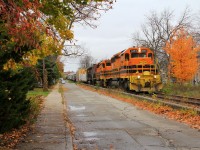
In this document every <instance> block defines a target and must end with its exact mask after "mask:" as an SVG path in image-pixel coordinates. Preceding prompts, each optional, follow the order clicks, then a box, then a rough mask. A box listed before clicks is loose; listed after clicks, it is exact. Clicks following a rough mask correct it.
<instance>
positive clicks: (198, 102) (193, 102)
mask: <svg viewBox="0 0 200 150" xmlns="http://www.w3.org/2000/svg"><path fill="white" fill-rule="evenodd" d="M156 97H157V98H159V99H162V100H168V101H173V102H176V103H180V104H184V105H185V104H186V105H188V104H189V105H190V106H194V107H198V108H200V98H193V97H185V96H178V95H165V94H160V93H158V94H156Z"/></svg>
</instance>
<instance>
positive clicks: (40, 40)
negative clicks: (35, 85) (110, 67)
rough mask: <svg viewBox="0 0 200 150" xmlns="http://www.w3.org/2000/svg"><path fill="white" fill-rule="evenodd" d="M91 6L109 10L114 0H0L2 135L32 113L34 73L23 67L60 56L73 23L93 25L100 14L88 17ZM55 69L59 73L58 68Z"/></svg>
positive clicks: (0, 111) (0, 103) (0, 117)
mask: <svg viewBox="0 0 200 150" xmlns="http://www.w3.org/2000/svg"><path fill="white" fill-rule="evenodd" d="M72 4H73V5H72ZM89 5H90V6H92V7H93V8H102V10H106V9H104V6H105V7H107V6H111V5H112V0H94V1H93V0H92V1H88V0H81V1H79V0H34V1H32V0H0V97H1V101H0V121H1V122H0V133H1V132H4V131H6V130H8V129H11V128H13V127H18V126H19V125H21V124H22V123H24V121H25V119H26V117H27V116H28V114H29V110H30V102H29V100H28V99H27V97H26V94H27V92H28V89H29V86H30V82H29V77H30V74H31V73H30V72H29V73H28V71H26V68H25V67H24V66H27V65H30V64H31V65H35V64H36V62H37V60H38V59H41V58H43V57H47V56H48V55H52V54H54V53H55V54H56V55H59V54H61V50H62V49H63V48H64V44H65V42H66V41H71V40H72V39H73V30H72V27H73V23H74V22H81V20H80V18H82V19H84V20H87V18H88V19H89V18H90V19H89V20H90V21H89V22H90V23H91V21H92V20H91V18H93V17H92V15H95V13H97V14H98V12H99V11H100V10H99V9H94V11H93V13H90V15H89V14H88V13H87V11H89V9H87V8H89V7H87V6H89ZM96 6H98V7H96ZM99 6H101V7H99ZM81 7H82V8H81ZM92 7H90V8H91V9H93V8H92ZM79 8H80V9H79ZM83 8H85V9H83ZM80 10H82V11H80ZM90 12H91V11H90ZM83 13H84V14H85V15H82V14H83ZM75 14H76V15H75ZM78 14H79V15H78ZM78 16H79V17H78ZM80 16H82V17H80ZM83 16H85V17H83ZM75 18H79V19H78V20H76V19H75ZM95 18H96V17H94V18H93V20H95ZM89 22H88V23H89ZM66 53H67V52H66ZM67 54H69V55H70V54H76V53H67ZM50 66H51V65H50ZM51 69H52V68H51ZM53 69H54V71H56V72H57V70H58V67H54V68H53ZM50 71H52V70H49V72H50ZM57 77H58V74H54V75H53V77H52V78H57Z"/></svg>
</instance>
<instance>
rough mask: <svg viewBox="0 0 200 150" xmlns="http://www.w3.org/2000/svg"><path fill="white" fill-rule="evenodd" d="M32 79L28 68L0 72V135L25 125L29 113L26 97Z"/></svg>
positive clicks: (28, 103)
mask: <svg viewBox="0 0 200 150" xmlns="http://www.w3.org/2000/svg"><path fill="white" fill-rule="evenodd" d="M33 79H34V78H33V76H32V71H31V70H30V68H24V69H21V70H19V71H17V72H16V71H13V70H11V69H10V70H7V71H5V70H1V71H0V97H1V100H0V133H3V132H5V131H8V130H10V129H12V128H16V127H19V126H20V125H22V124H23V123H25V121H26V118H27V117H28V116H29V111H30V101H29V99H27V98H26V95H27V92H28V90H29V88H30V87H31V86H32V85H33V83H34V82H33Z"/></svg>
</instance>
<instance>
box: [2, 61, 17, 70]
mask: <svg viewBox="0 0 200 150" xmlns="http://www.w3.org/2000/svg"><path fill="white" fill-rule="evenodd" d="M11 68H12V69H17V68H18V65H17V64H16V63H15V61H14V60H13V59H10V60H9V61H8V62H7V63H6V64H4V66H3V69H4V70H8V69H11Z"/></svg>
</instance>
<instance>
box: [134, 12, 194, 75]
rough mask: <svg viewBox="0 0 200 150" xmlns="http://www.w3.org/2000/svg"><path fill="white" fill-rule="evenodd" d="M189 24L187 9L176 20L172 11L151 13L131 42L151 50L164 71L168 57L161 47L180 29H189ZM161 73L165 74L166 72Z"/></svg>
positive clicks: (190, 20)
mask: <svg viewBox="0 0 200 150" xmlns="http://www.w3.org/2000/svg"><path fill="white" fill-rule="evenodd" d="M191 24H192V16H191V13H190V10H189V8H186V9H185V10H184V12H183V13H182V14H181V16H180V17H179V18H178V19H175V15H174V11H172V10H164V11H162V12H160V13H158V12H155V11H152V12H150V13H149V15H147V16H146V22H145V23H144V24H142V26H141V31H140V32H136V33H135V34H134V35H133V42H134V44H136V45H138V46H146V47H149V48H150V49H151V50H153V52H154V54H155V57H156V58H157V59H158V61H159V65H160V68H161V69H162V70H163V71H164V70H166V68H167V66H168V63H169V57H168V55H167V53H166V51H164V50H163V47H164V46H165V44H166V42H169V41H170V38H171V37H172V36H173V34H174V33H175V32H176V31H178V30H179V29H181V28H190V27H191ZM163 73H167V70H166V72H163Z"/></svg>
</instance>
